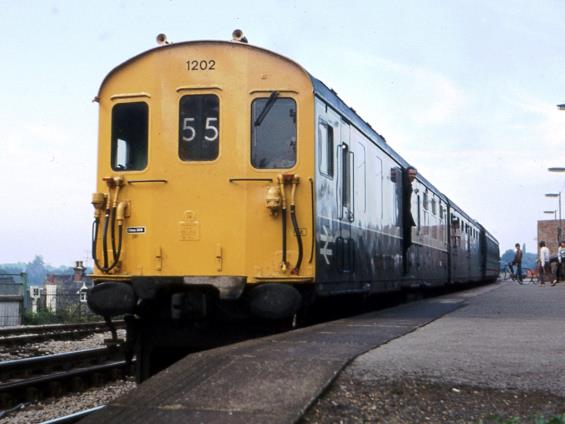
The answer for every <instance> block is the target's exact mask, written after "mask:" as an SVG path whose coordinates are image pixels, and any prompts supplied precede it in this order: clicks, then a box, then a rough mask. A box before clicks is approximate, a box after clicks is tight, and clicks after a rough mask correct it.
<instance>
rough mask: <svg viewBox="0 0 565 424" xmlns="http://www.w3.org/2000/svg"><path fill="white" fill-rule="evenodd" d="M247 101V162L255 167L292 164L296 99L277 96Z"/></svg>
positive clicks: (293, 161)
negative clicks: (249, 158)
mask: <svg viewBox="0 0 565 424" xmlns="http://www.w3.org/2000/svg"><path fill="white" fill-rule="evenodd" d="M277 96H278V92H276V91H275V92H273V94H272V95H271V96H270V97H268V98H259V99H255V100H254V101H253V103H252V105H251V111H252V113H251V115H252V119H251V164H252V165H253V166H254V167H255V168H259V169H278V168H283V169H284V168H292V167H293V166H294V165H295V164H296V102H295V101H294V100H293V99H290V98H280V97H277Z"/></svg>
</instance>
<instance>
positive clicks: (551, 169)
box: [547, 166, 565, 172]
mask: <svg viewBox="0 0 565 424" xmlns="http://www.w3.org/2000/svg"><path fill="white" fill-rule="evenodd" d="M547 170H548V171H549V172H565V168H563V167H560V166H557V167H554V168H547Z"/></svg>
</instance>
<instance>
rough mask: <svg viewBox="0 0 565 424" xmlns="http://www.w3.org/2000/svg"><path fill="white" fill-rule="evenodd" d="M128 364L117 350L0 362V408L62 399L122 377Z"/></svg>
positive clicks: (91, 351) (88, 350)
mask: <svg viewBox="0 0 565 424" xmlns="http://www.w3.org/2000/svg"><path fill="white" fill-rule="evenodd" d="M128 372H129V364H127V363H126V361H124V360H123V352H122V351H121V350H119V349H115V348H98V349H87V350H80V351H76V352H65V353H61V354H55V355H43V356H37V357H31V358H25V359H17V360H12V361H4V362H0V407H1V408H9V407H11V406H13V405H16V404H18V403H22V402H30V401H34V400H39V399H42V398H45V397H59V396H62V395H63V394H65V393H67V392H69V391H79V390H84V389H85V388H87V387H89V386H93V385H99V384H102V383H104V382H107V381H111V380H115V379H117V378H120V377H123V376H124V375H126V374H127V373H128Z"/></svg>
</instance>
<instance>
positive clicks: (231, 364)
mask: <svg viewBox="0 0 565 424" xmlns="http://www.w3.org/2000/svg"><path fill="white" fill-rule="evenodd" d="M564 328H565V284H561V285H558V286H556V287H544V288H541V287H538V286H535V285H530V286H519V285H517V284H515V283H512V282H503V283H497V284H493V285H490V286H483V287H479V288H475V289H472V290H467V291H463V292H458V293H452V294H449V295H445V296H441V297H437V298H431V299H426V300H421V301H417V302H412V303H409V304H404V305H401V306H398V307H394V308H390V309H386V310H382V311H378V312H372V313H369V314H365V315H361V316H357V317H353V318H347V319H343V320H339V321H334V322H330V323H325V324H320V325H316V326H312V327H308V328H304V329H300V330H296V331H293V332H289V333H284V334H279V335H276V336H271V337H267V338H263V339H256V340H250V341H246V342H243V343H239V344H236V345H232V346H225V347H222V348H219V349H214V350H210V351H206V352H201V353H198V354H193V355H190V356H188V357H186V358H184V359H183V360H181V361H179V362H178V363H176V364H174V365H173V366H172V367H170V368H168V369H167V370H164V371H163V372H161V373H159V374H157V375H156V376H154V377H152V378H151V379H149V380H148V381H146V382H144V383H143V384H142V385H140V386H139V387H138V388H137V389H136V390H134V391H133V392H131V393H129V394H128V395H126V396H124V397H122V398H119V399H117V400H116V401H114V402H113V403H112V404H110V405H108V406H107V407H106V408H105V409H103V410H102V411H100V412H98V413H96V414H94V415H92V416H90V417H88V418H86V419H85V420H83V421H81V422H87V423H88V422H93V423H94V422H107V423H118V422H119V423H122V422H148V423H167V424H172V423H177V422H178V423H180V422H206V423H216V422H217V423H220V422H222V423H250V422H252V423H262V422H265V423H266V422H269V423H293V422H297V421H300V420H302V421H303V422H340V421H342V422H387V423H389V422H398V423H400V422H407V423H410V422H478V419H483V417H487V418H488V416H491V415H492V416H495V415H496V414H498V415H499V416H506V412H510V413H511V412H512V411H513V410H514V409H512V408H515V410H516V411H518V412H519V413H520V414H517V415H522V416H526V415H527V414H530V413H531V414H533V413H536V412H539V411H542V412H543V413H547V414H556V413H561V412H565V401H564V400H563V399H564V398H563V396H564V395H565V378H564V376H565V332H564V331H563V330H564ZM355 358H356V359H355ZM336 377H337V378H336ZM500 405H502V406H500ZM504 408H506V409H504ZM485 422H488V421H485ZM495 422H496V421H495Z"/></svg>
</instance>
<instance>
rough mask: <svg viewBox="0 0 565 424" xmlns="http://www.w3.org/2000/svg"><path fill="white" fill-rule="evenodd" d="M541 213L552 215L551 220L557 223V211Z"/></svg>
mask: <svg viewBox="0 0 565 424" xmlns="http://www.w3.org/2000/svg"><path fill="white" fill-rule="evenodd" d="M543 213H552V214H553V220H554V221H557V211H556V210H555V211H543Z"/></svg>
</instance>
